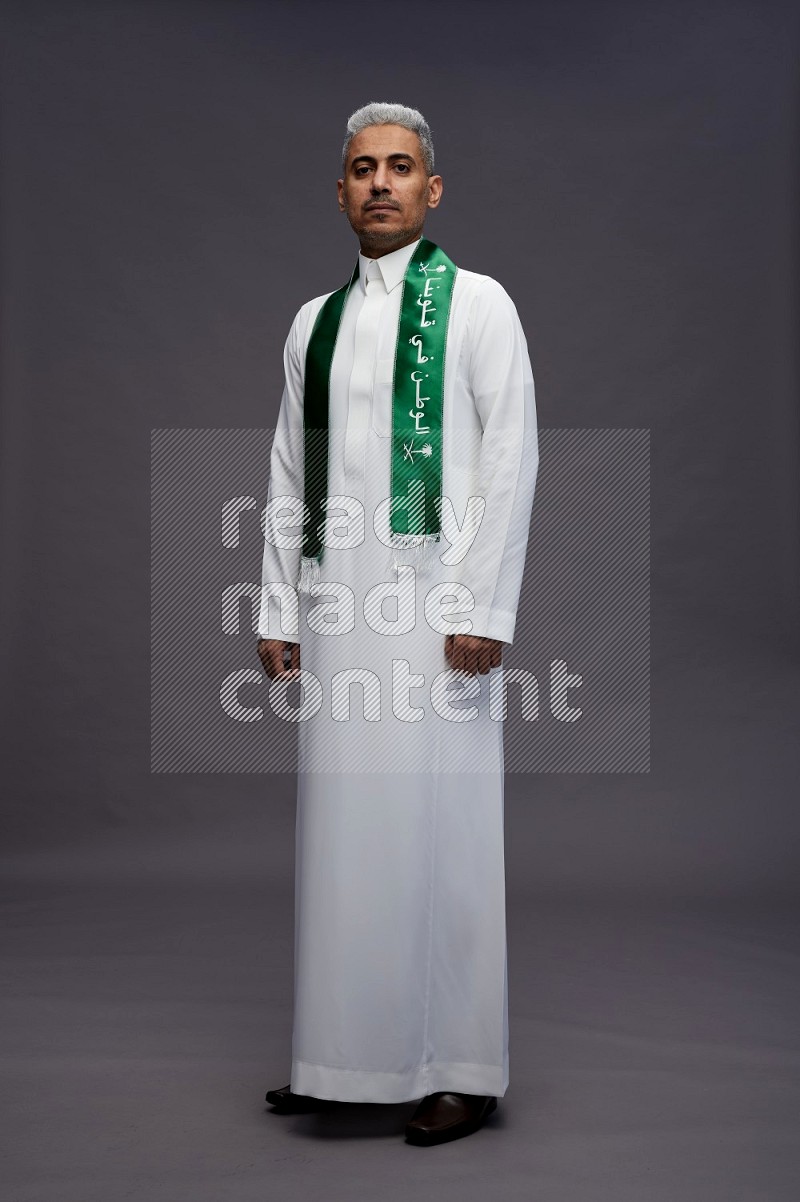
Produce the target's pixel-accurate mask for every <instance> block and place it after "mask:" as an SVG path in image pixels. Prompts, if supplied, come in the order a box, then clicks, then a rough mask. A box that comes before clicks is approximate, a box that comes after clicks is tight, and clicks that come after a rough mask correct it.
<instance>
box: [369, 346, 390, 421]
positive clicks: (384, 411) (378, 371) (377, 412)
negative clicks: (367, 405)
mask: <svg viewBox="0 0 800 1202" xmlns="http://www.w3.org/2000/svg"><path fill="white" fill-rule="evenodd" d="M393 383H394V359H393V358H392V359H379V360H378V362H377V364H376V366H375V386H374V388H373V389H372V419H371V424H372V429H373V430H374V431H375V433H376V434H377V435H378V437H379V438H391V435H392V384H393Z"/></svg>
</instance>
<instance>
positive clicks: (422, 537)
mask: <svg viewBox="0 0 800 1202" xmlns="http://www.w3.org/2000/svg"><path fill="white" fill-rule="evenodd" d="M457 270H458V269H457V268H456V266H455V264H454V263H452V262H451V260H450V259H448V257H447V255H446V254H445V253H444V251H442V250H440V249H439V247H438V246H437V245H436V244H435V243H434V242H430V241H429V240H428V239H427V238H423V239H422V241H421V242H420V244H419V246H418V247H417V249H416V250H415V252H414V254H413V256H412V258H411V260H410V262H409V264H408V267H407V269H406V274H405V278H404V280H403V292H402V296H401V300H400V320H399V323H398V330H397V344H396V349H395V360H394V381H393V387H392V447H391V455H392V465H391V484H390V491H391V498H392V500H391V523H390V524H391V545H392V548H393V550H394V562H395V563H398V562H400V560H401V559H406V560H407V561H410V562H412V563H414V562H416V563H419V564H421V563H422V562H423V560H422V557H421V556H422V554H423V553H424V551H425V549H426V548H429V547H430V545H431V544H432V543H436V542H438V540H439V535H440V517H439V513H440V508H441V505H440V499H441V495H442V411H443V396H444V366H445V365H444V358H445V343H446V341H447V326H448V320H449V317H450V302H451V300H452V295H453V284H454V283H455V277H456V271H457ZM357 279H358V261H356V266H355V270H354V271H353V274H352V276H351V278H350V281H349V283H347V284H345V285H344V287H342V288H339V289H338V291H336V292H334V293H332V294H331V295H330V296H329V297H328V299H327V300H326V301H325V303H324V304H323V306H322V308H321V309H320V311H319V314H318V315H317V320H316V322H315V323H314V329H313V330H312V333H311V339H310V341H309V344H308V350H307V351H306V370H305V385H304V389H303V436H304V456H305V498H304V499H305V504H306V509H307V516H306V519H305V522H304V524H303V555H302V560H301V566H300V580H299V588H300V590H301V592H309V591H310V590H311V588H312V587H313V585H315V584H317V583H319V579H320V561H321V559H322V555H323V552H324V549H325V548H324V544H323V541H322V538H323V535H324V531H325V506H326V500H327V496H328V425H329V420H328V407H329V393H330V374H331V363H332V361H333V354H334V351H335V349H336V339H337V337H338V333H339V326H340V324H341V319H342V313H343V311H344V306H345V301H346V300H347V296H348V294H349V292H350V289H351V288H352V287H353V284H354V283H355V282H356V280H357ZM404 549H405V550H406V552H407V553H406V554H405V555H402V554H399V555H398V552H402V551H403V550H404Z"/></svg>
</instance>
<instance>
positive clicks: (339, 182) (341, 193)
mask: <svg viewBox="0 0 800 1202" xmlns="http://www.w3.org/2000/svg"><path fill="white" fill-rule="evenodd" d="M336 193H337V195H338V197H339V212H340V213H343V212H344V180H343V179H337V181H336Z"/></svg>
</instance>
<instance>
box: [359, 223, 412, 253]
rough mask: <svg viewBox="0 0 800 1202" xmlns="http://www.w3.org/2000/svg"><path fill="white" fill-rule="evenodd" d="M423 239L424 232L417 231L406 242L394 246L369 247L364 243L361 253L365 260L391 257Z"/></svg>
mask: <svg viewBox="0 0 800 1202" xmlns="http://www.w3.org/2000/svg"><path fill="white" fill-rule="evenodd" d="M421 237H422V230H417V231H416V233H413V234H410V235H409V236H408V237H407V238H406V239H404V241H402V242H397V243H395V244H394V245H392V246H367V245H365V244H364V243H363V242H362V243H361V253H362V255H363V256H364V258H365V259H382V258H383V256H384V255H391V254H392V253H393V252H394V251H396V250H402V249H403V247H404V246H410V245H411V243H412V242H417V241H418V240H419V239H420V238H421Z"/></svg>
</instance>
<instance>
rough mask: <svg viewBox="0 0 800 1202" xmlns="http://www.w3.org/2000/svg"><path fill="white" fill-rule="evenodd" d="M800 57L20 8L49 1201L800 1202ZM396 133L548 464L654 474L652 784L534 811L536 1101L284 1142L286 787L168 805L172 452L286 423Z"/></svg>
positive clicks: (515, 828)
mask: <svg viewBox="0 0 800 1202" xmlns="http://www.w3.org/2000/svg"><path fill="white" fill-rule="evenodd" d="M799 24H800V22H799V21H798V9H797V6H796V5H790V4H783V3H777V2H767V3H763V2H762V3H759V4H756V3H755V2H751V3H746V4H745V3H739V4H737V3H728V4H722V3H700V4H692V5H689V4H682V3H674V2H673V3H669V4H666V3H663V4H662V3H640V4H603V3H595V4H588V3H583V4H580V3H559V4H555V3H545V4H536V3H533V4H526V5H519V6H517V5H513V4H508V3H492V4H470V3H466V4H465V3H461V4H458V5H456V4H452V3H449V2H447V3H435V2H433V0H431V2H430V3H428V4H419V3H416V2H411V3H403V4H393V5H366V4H360V5H358V4H351V3H338V4H319V5H317V4H309V3H296V4H294V5H289V4H283V3H279V4H272V3H265V4H241V3H236V2H231V3H217V4H200V3H194V4H187V5H179V4H167V3H164V4H159V3H140V4H131V3H126V4H117V3H110V4H100V3H96V4H86V5H82V4H74V3H67V2H61V3H58V4H55V3H53V4H51V5H47V4H42V3H28V4H24V5H23V4H17V5H13V4H6V5H4V6H3V9H2V25H3V29H2V34H3V37H2V44H3V46H2V63H0V66H2V96H1V97H0V99H2V179H1V181H0V186H1V187H2V194H1V195H0V202H1V205H2V209H1V212H2V246H1V247H0V253H1V255H2V330H1V333H2V364H1V370H2V449H1V450H0V455H2V465H1V466H2V483H1V487H2V498H1V499H2V515H3V521H2V536H1V537H2V546H1V547H0V563H1V564H2V568H3V582H4V587H3V589H2V591H1V592H0V604H2V630H3V634H4V639H3V661H4V669H5V682H6V684H5V688H4V690H3V707H4V713H3V734H4V743H5V748H4V756H3V766H4V772H3V785H4V788H3V795H4V796H3V809H4V816H5V823H4V826H5V834H4V843H3V870H4V872H3V876H4V895H3V903H4V933H3V938H4V942H5V947H6V951H7V960H6V964H7V969H8V974H9V980H8V986H7V989H6V1000H5V1002H4V1009H3V1014H2V1023H1V1024H0V1030H2V1038H3V1053H4V1063H3V1074H2V1076H3V1082H4V1084H3V1094H4V1099H3V1100H4V1102H5V1104H6V1106H7V1111H6V1114H5V1116H4V1118H3V1121H2V1127H1V1128H0V1129H1V1130H2V1135H3V1140H4V1141H5V1142H7V1143H8V1146H9V1153H10V1155H9V1159H8V1165H7V1167H6V1170H5V1176H6V1181H7V1185H6V1190H5V1193H6V1196H7V1197H9V1198H11V1199H14V1202H34V1200H35V1202H39V1200H40V1199H41V1200H44V1199H47V1202H61V1200H62V1199H64V1200H66V1199H69V1200H70V1202H73V1200H74V1202H79V1200H80V1202H93V1200H94V1199H98V1200H100V1199H103V1202H109V1199H111V1200H116V1199H122V1198H126V1199H127V1198H130V1199H147V1200H148V1202H154V1200H158V1199H165V1200H166V1199H169V1200H170V1202H176V1200H177V1199H181V1198H187V1199H189V1198H191V1199H193V1202H198V1200H200V1199H206V1198H208V1199H214V1200H215V1202H216V1200H218V1199H219V1198H220V1197H226V1198H230V1199H235V1200H236V1202H239V1200H242V1202H245V1200H250V1199H256V1198H259V1199H260V1198H262V1197H263V1196H264V1194H265V1192H268V1191H277V1192H281V1193H284V1192H288V1191H292V1192H293V1193H300V1194H302V1193H307V1194H308V1196H310V1197H316V1196H324V1197H325V1198H326V1199H339V1198H341V1199H345V1198H346V1199H351V1198H353V1197H355V1196H360V1195H362V1194H363V1195H364V1196H382V1197H393V1196H397V1197H400V1196H403V1197H406V1196H408V1194H409V1193H410V1192H413V1193H415V1194H416V1195H419V1196H426V1197H428V1196H430V1197H433V1196H442V1197H447V1198H450V1197H452V1198H458V1199H463V1198H467V1197H469V1198H471V1197H476V1198H477V1197H480V1196H483V1195H485V1192H486V1190H487V1187H488V1188H490V1189H492V1190H493V1191H494V1192H495V1193H502V1194H503V1196H505V1197H513V1198H523V1197H525V1198H527V1197H529V1196H535V1197H537V1198H539V1199H542V1200H548V1202H550V1200H553V1202H555V1200H562V1199H563V1200H567V1199H569V1200H570V1202H572V1200H573V1199H587V1200H591V1202H599V1200H604V1199H609V1200H610V1199H614V1202H627V1200H628V1199H630V1202H641V1199H642V1198H644V1197H647V1198H648V1199H655V1200H658V1202H660V1200H662V1199H663V1200H664V1202H674V1200H675V1199H676V1198H681V1199H687V1200H692V1202H694V1200H697V1202H701V1200H702V1202H706V1200H711V1199H713V1200H714V1202H716V1200H717V1199H719V1200H720V1202H723V1200H724V1202H731V1200H736V1199H747V1200H748V1202H749V1200H751V1199H752V1200H753V1202H755V1200H759V1202H761V1200H763V1199H770V1200H772V1199H784V1198H785V1199H787V1202H788V1199H794V1198H795V1197H796V1196H797V1188H798V1185H797V1176H798V1174H797V1167H798V1165H797V1161H798V1157H797V1154H796V1151H795V1147H794V1145H795V1143H796V1124H795V1120H796V1113H797V1106H798V1101H800V1096H799V1095H800V1087H799V1086H800V1082H799V1081H798V1066H800V1039H799V1038H798V1032H797V1026H796V1014H797V1008H798V1001H799V1000H800V999H799V998H798V993H799V992H800V990H798V985H800V971H799V966H798V940H797V908H796V902H797V893H796V888H797V883H796V869H797V842H798V839H797V837H798V831H799V828H800V819H799V818H798V807H797V802H796V794H797V779H798V756H797V737H796V731H797V708H798V707H797V686H798V671H797V665H798V640H797V612H798V606H797V602H798V579H799V577H800V573H798V503H797V478H798V477H797V455H798V430H797V403H796V386H797V367H798V362H797V343H796V322H797V309H798V295H797V282H796V281H797V246H798V239H797V202H798V195H797V193H798V187H797V184H798V151H797V116H798V103H797V101H798V88H797V85H798V66H797V64H798V57H797V49H798V25H799ZM372 99H389V100H394V99H399V100H402V101H404V102H406V103H410V104H414V105H415V106H417V107H419V108H420V109H421V110H422V111H423V112H424V113H425V114H426V115H427V116H428V118H429V120H430V122H431V124H432V126H433V129H434V134H435V137H436V141H437V151H438V162H437V167H438V169H439V170H440V171H441V173H442V175H443V176H444V179H445V195H444V199H443V203H442V206H441V208H440V209H439V211H438V212H437V213H436V214H435V215H434V217H435V220H432V221H431V222H430V225H429V227H428V228H427V229H426V232H427V233H429V234H430V236H432V237H434V238H436V239H439V240H440V241H441V242H442V244H443V245H445V246H446V248H447V251H448V253H449V254H450V255H451V256H452V258H453V259H454V260H455V261H456V262H457V263H460V264H462V265H463V266H465V267H470V268H472V269H474V270H478V271H486V272H488V273H489V274H491V275H493V276H495V277H496V278H497V279H499V280H500V281H501V282H502V283H503V284H504V286H505V287H506V288H507V289H508V291H509V293H510V294H511V296H512V297H513V298H514V300H515V302H516V304H517V307H518V310H519V312H520V316H521V318H522V322H523V325H524V328H525V330H526V333H527V335H528V341H529V346H530V350H531V358H532V362H533V367H534V375H535V379H536V385H537V404H538V411H539V421H540V424H541V426H542V427H552V428H556V427H558V428H581V427H586V428H598V427H603V428H605V427H620V428H621V427H633V428H650V430H651V437H652V471H653V477H652V481H653V482H652V538H653V544H652V576H651V583H652V760H651V771H650V773H649V774H644V775H642V774H634V775H619V774H542V775H521V776H517V777H513V776H510V777H509V778H508V781H507V849H508V860H507V864H508V898H509V957H510V959H509V974H510V984H511V1041H512V1042H511V1058H512V1060H511V1085H510V1087H509V1091H508V1094H507V1095H506V1098H505V1099H504V1100H503V1101H502V1102H501V1104H500V1107H499V1109H498V1112H497V1114H496V1115H495V1116H493V1118H492V1119H491V1120H490V1121H489V1123H488V1124H487V1126H486V1128H485V1129H484V1130H482V1131H481V1132H479V1133H478V1134H477V1135H475V1136H473V1137H472V1138H470V1139H468V1140H462V1141H458V1142H456V1143H454V1144H451V1145H446V1146H445V1147H442V1148H437V1149H430V1150H426V1149H414V1148H411V1147H409V1146H408V1145H405V1144H404V1143H403V1141H402V1125H403V1122H404V1120H405V1118H406V1116H407V1115H408V1114H409V1113H410V1111H411V1110H412V1109H413V1104H411V1105H408V1106H402V1107H342V1108H340V1109H339V1110H337V1111H336V1112H335V1113H334V1114H329V1115H325V1116H322V1117H319V1118H298V1119H292V1118H289V1119H287V1118H279V1117H278V1116H276V1115H273V1114H271V1113H264V1106H263V1103H262V1102H261V1098H262V1096H263V1091H264V1089H265V1088H266V1087H268V1086H276V1085H282V1084H284V1083H285V1081H286V1080H288V1064H289V1058H288V1040H289V1035H290V1029H291V910H292V899H291V882H292V855H293V848H292V836H293V816H294V812H293V781H292V779H291V777H289V776H280V775H276V776H274V777H273V776H269V775H264V774H250V775H233V774H223V775H219V774H218V775H177V776H176V775H169V776H155V775H150V772H149V476H148V472H149V437H150V430H151V429H152V428H154V427H169V426H176V427H189V426H191V427H228V428H230V427H242V428H258V427H268V426H271V425H273V424H274V421H275V417H276V415H277V406H278V401H279V396H280V386H281V362H280V352H281V348H282V345H283V339H284V337H285V333H286V330H287V329H288V324H289V322H290V320H291V317H292V316H293V314H294V312H295V310H296V309H297V307H298V306H299V305H300V304H301V303H302V302H303V301H304V300H306V299H307V298H308V297H310V296H312V295H316V294H318V293H320V292H323V291H327V290H329V289H330V288H331V287H334V286H336V284H337V283H338V281H339V280H340V279H342V278H344V274H345V273H346V271H347V270H349V265H350V264H351V262H352V257H353V253H354V249H355V247H354V243H353V239H352V234H351V232H350V230H349V227H347V226H346V224H345V219H344V218H343V217H342V215H341V214H339V213H338V211H337V209H336V204H335V192H334V186H335V180H336V178H337V174H338V154H339V149H340V145H341V138H342V134H343V128H344V123H345V120H346V118H347V116H348V114H349V113H350V112H351V111H352V110H353V109H354V108H356V107H357V106H358V105H360V104H363V103H365V102H367V101H368V100H372ZM532 570H535V565H532V564H531V563H530V562H529V565H528V571H532ZM198 571H202V563H198ZM184 639H185V642H184V647H185V654H186V655H187V656H202V655H203V642H202V637H200V635H199V634H198V632H197V631H193V630H192V624H191V621H189V622H187V628H186V631H185V635H184Z"/></svg>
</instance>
